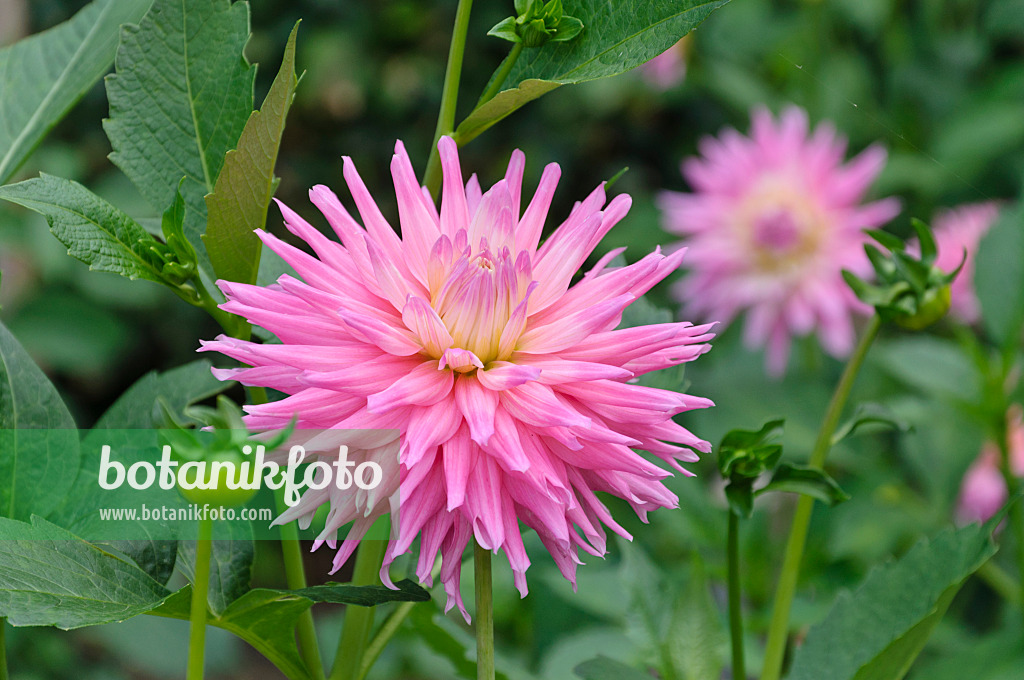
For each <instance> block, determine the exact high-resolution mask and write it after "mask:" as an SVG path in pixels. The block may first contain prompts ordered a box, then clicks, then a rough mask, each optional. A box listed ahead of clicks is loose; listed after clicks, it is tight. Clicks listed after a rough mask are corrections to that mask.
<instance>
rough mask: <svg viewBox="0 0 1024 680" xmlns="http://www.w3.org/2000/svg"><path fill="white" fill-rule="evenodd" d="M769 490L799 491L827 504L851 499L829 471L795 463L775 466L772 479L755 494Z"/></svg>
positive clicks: (835, 503)
mask: <svg viewBox="0 0 1024 680" xmlns="http://www.w3.org/2000/svg"><path fill="white" fill-rule="evenodd" d="M768 491H786V492H789V493H799V494H803V495H804V496H810V497H811V498H813V499H815V500H819V501H821V502H822V503H825V504H826V505H837V504H839V503H842V502H843V501H847V500H850V496H849V495H848V494H847V493H846V492H845V491H843V490H842V489H841V488H839V484H838V483H836V480H834V479H832V477H830V476H829V474H828V473H827V472H825V471H824V470H819V469H817V468H812V467H808V466H806V465H797V464H795V463H782V464H781V465H779V467H777V468H775V473H774V474H773V475H772V479H771V481H770V482H768V483H767V484H765V485H764V486H763V487H761V488H760V489H758V490H757V492H755V494H754V495H755V496H760V495H761V494H763V493H766V492H768Z"/></svg>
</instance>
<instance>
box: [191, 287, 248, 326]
mask: <svg viewBox="0 0 1024 680" xmlns="http://www.w3.org/2000/svg"><path fill="white" fill-rule="evenodd" d="M192 283H193V284H194V285H195V287H196V293H197V294H198V295H199V300H200V304H199V307H201V308H203V309H205V310H206V313H207V314H209V315H210V316H211V317H213V320H214V321H216V322H217V323H218V324H220V327H221V328H223V329H224V332H225V333H227V334H228V335H230V336H232V337H235V338H239V339H240V340H248V339H249V337H250V336H251V335H252V326H250V325H249V324H248V323H246V321H245V319H243V318H241V317H239V316H235V315H234V314H229V313H228V312H225V311H224V310H223V309H221V308H220V307H219V306H218V303H217V301H216V300H214V299H213V296H212V295H210V291H208V290H206V286H204V285H203V282H202V281H200V280H199V277H198V276H197V277H196V278H194V279H192ZM185 299H186V300H188V298H185Z"/></svg>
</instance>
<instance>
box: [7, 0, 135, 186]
mask: <svg viewBox="0 0 1024 680" xmlns="http://www.w3.org/2000/svg"><path fill="white" fill-rule="evenodd" d="M152 2H153V0H116V1H115V0H96V1H95V2H93V3H91V4H89V5H87V6H86V7H85V8H84V9H83V10H82V11H80V12H79V13H78V14H76V15H75V16H73V17H71V19H69V20H68V21H65V22H64V23H63V24H60V25H59V26H55V27H54V28H51V29H50V30H48V31H44V32H42V33H40V34H38V35H34V36H32V37H30V38H26V39H25V40H22V41H20V42H18V43H15V44H14V45H11V46H10V47H7V48H4V49H3V50H0V93H2V94H0V184H3V183H4V182H6V181H7V180H8V179H10V177H11V175H13V174H14V172H15V171H16V170H17V169H18V167H19V166H20V165H21V164H22V163H23V162H24V161H25V159H26V158H28V156H29V154H31V153H32V151H33V150H34V149H35V148H36V146H37V145H38V144H39V142H41V141H42V139H43V137H45V136H46V133H48V132H49V131H50V129H51V128H53V126H54V125H56V124H57V122H58V121H59V120H60V119H61V118H63V117H64V115H65V114H66V113H67V112H68V111H69V110H70V109H71V107H72V106H74V105H75V103H76V102H77V101H78V100H79V99H81V98H82V95H84V94H85V93H86V92H87V91H88V90H89V88H90V87H92V85H93V84H94V83H95V82H96V81H97V80H99V79H100V76H102V75H103V74H104V73H106V72H107V70H108V69H109V68H110V64H111V62H113V61H114V51H115V50H116V49H117V33H118V27H119V26H120V25H121V24H123V23H129V22H135V21H138V20H139V19H140V18H142V15H144V14H145V13H146V10H147V9H148V8H149V6H150V4H152Z"/></svg>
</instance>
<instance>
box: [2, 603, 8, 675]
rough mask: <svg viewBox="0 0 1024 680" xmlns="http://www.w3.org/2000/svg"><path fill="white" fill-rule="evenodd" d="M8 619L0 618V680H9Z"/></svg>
mask: <svg viewBox="0 0 1024 680" xmlns="http://www.w3.org/2000/svg"><path fill="white" fill-rule="evenodd" d="M6 635H7V619H5V618H3V617H0V680H7V678H8V675H7V639H6Z"/></svg>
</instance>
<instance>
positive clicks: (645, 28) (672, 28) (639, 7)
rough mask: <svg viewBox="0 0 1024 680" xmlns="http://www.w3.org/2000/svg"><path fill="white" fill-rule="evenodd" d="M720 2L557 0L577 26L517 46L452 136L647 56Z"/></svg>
mask: <svg viewBox="0 0 1024 680" xmlns="http://www.w3.org/2000/svg"><path fill="white" fill-rule="evenodd" d="M726 2H728V0H563V3H562V4H563V7H564V9H565V14H566V15H568V16H573V17H576V18H578V19H580V20H582V21H583V32H582V33H581V34H580V35H578V36H577V37H575V38H573V39H572V40H568V41H565V42H554V41H552V42H548V43H547V44H545V45H543V46H541V47H536V48H527V49H525V50H523V52H522V55H521V56H520V57H519V59H518V61H517V62H516V63H515V65H514V66H513V67H512V70H511V72H510V73H509V75H508V78H507V79H506V80H505V82H504V83H503V85H502V91H501V92H499V93H498V94H497V95H496V96H495V97H494V98H493V99H491V100H490V101H487V102H485V103H484V104H483V105H481V106H479V107H477V108H476V109H475V110H474V111H473V112H472V113H470V114H469V116H468V117H467V118H466V120H464V121H463V122H462V123H461V124H459V127H458V129H457V130H456V132H455V136H456V139H457V141H458V142H459V143H460V144H461V143H465V142H467V141H469V140H470V139H472V138H473V137H476V136H477V135H478V134H480V133H481V132H483V131H484V130H486V129H487V128H488V127H490V126H491V125H493V124H494V123H496V122H498V121H499V120H501V119H502V118H504V117H505V116H507V115H509V114H510V113H512V112H513V111H515V110H516V109H518V108H519V107H520V106H522V105H524V104H526V103H527V102H530V101H532V100H534V99H536V98H538V97H540V96H541V95H544V94H546V93H547V92H550V91H551V90H553V89H555V88H556V87H558V86H559V85H565V84H569V83H582V82H585V81H587V80H595V79H597V78H606V77H608V76H614V75H618V74H620V73H624V72H626V71H628V70H630V69H632V68H635V67H637V66H639V65H640V64H643V63H644V62H646V61H649V60H651V59H653V58H654V57H656V56H658V55H659V54H661V53H662V52H664V51H665V50H667V49H668V48H669V47H671V46H672V45H674V44H675V43H676V42H677V41H678V40H679V39H680V38H682V37H683V36H684V35H686V34H687V33H689V32H690V31H691V30H693V29H694V28H695V27H696V26H697V25H698V24H700V23H701V22H702V21H704V20H705V19H706V18H707V17H708V15H709V14H711V12H713V11H714V10H716V9H718V8H719V7H721V6H722V5H724V4H725V3H726ZM499 70H500V67H499Z"/></svg>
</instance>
